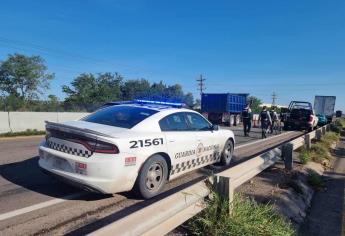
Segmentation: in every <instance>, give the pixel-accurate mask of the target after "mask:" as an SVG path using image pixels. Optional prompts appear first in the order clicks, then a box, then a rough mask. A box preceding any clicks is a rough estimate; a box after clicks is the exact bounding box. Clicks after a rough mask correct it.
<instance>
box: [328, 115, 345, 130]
mask: <svg viewBox="0 0 345 236" xmlns="http://www.w3.org/2000/svg"><path fill="white" fill-rule="evenodd" d="M343 128H345V118H341V119H338V120H336V121H335V123H334V124H331V130H332V131H333V132H336V133H338V134H340V132H341V130H342V129H343Z"/></svg>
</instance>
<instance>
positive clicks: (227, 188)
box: [213, 176, 234, 214]
mask: <svg viewBox="0 0 345 236" xmlns="http://www.w3.org/2000/svg"><path fill="white" fill-rule="evenodd" d="M213 184H214V188H215V190H216V192H217V193H218V194H219V195H220V196H221V197H222V198H223V199H224V200H227V201H228V202H229V210H228V212H229V214H230V213H231V202H232V200H233V199H234V189H233V188H232V187H231V183H230V178H229V177H225V176H215V180H214V183H213Z"/></svg>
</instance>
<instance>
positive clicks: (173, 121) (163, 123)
mask: <svg viewBox="0 0 345 236" xmlns="http://www.w3.org/2000/svg"><path fill="white" fill-rule="evenodd" d="M159 126H160V127H161V130H162V131H186V130H188V129H189V127H188V124H187V122H186V119H185V116H184V114H183V113H182V112H179V113H175V114H172V115H168V116H166V117H164V118H163V119H161V120H160V121H159Z"/></svg>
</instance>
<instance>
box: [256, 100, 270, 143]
mask: <svg viewBox="0 0 345 236" xmlns="http://www.w3.org/2000/svg"><path fill="white" fill-rule="evenodd" d="M259 121H260V122H261V136H262V138H267V136H266V134H267V130H268V127H269V125H270V124H271V123H272V119H271V116H270V113H269V112H268V111H267V107H266V106H263V108H262V111H261V113H260V116H259Z"/></svg>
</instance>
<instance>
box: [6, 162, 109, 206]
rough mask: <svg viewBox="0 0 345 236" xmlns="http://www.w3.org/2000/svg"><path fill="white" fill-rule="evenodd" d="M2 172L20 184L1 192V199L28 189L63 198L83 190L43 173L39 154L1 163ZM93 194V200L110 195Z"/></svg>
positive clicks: (7, 178) (12, 181) (10, 179)
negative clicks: (19, 160)
mask: <svg viewBox="0 0 345 236" xmlns="http://www.w3.org/2000/svg"><path fill="white" fill-rule="evenodd" d="M0 173H1V176H2V178H4V179H6V180H7V181H9V182H11V183H13V184H15V185H17V186H19V187H17V186H16V187H15V188H12V189H10V190H6V191H2V192H0V199H1V198H2V197H9V196H11V197H14V195H16V194H23V193H24V192H27V191H33V192H36V193H40V194H43V195H46V196H50V197H54V198H62V197H63V196H66V195H70V194H73V193H76V192H80V191H81V190H79V189H77V188H74V187H72V186H69V185H66V184H64V183H62V182H59V181H57V180H56V179H54V178H53V177H51V176H49V175H46V174H45V173H43V172H42V171H41V170H40V168H39V167H38V157H37V156H35V157H32V158H30V159H27V160H24V161H21V162H15V163H10V164H5V165H0ZM92 195H93V198H92V199H93V200H95V199H99V198H104V197H109V196H107V195H106V196H102V195H98V194H92ZM81 199H85V200H86V199H90V198H89V197H86V196H81V197H80V200H81Z"/></svg>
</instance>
